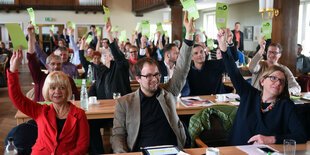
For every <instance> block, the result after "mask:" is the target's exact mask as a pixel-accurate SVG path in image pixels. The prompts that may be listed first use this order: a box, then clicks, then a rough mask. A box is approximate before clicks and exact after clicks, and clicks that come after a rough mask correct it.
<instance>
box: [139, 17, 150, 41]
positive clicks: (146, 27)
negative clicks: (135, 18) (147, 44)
mask: <svg viewBox="0 0 310 155" xmlns="http://www.w3.org/2000/svg"><path fill="white" fill-rule="evenodd" d="M141 24H142V35H145V36H147V37H148V38H150V21H149V20H142V21H141Z"/></svg>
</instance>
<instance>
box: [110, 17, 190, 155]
mask: <svg viewBox="0 0 310 155" xmlns="http://www.w3.org/2000/svg"><path fill="white" fill-rule="evenodd" d="M187 14H188V13H187V11H186V12H185V15H184V22H183V23H184V25H185V27H186V34H187V35H186V37H185V40H184V43H183V45H182V48H181V50H180V51H181V52H180V57H179V59H178V60H177V63H176V66H175V71H174V74H173V77H172V78H171V79H170V81H169V82H168V83H166V84H161V85H159V80H160V76H161V75H160V72H159V69H158V64H157V62H156V61H155V60H154V59H152V58H148V57H146V58H142V59H140V60H138V62H137V63H136V64H135V67H134V72H135V75H136V79H137V81H138V82H139V84H140V88H139V89H138V90H137V91H136V92H133V93H131V94H128V95H125V96H123V97H121V98H120V99H117V100H116V107H115V112H114V122H113V129H112V136H111V139H110V140H111V144H112V149H113V152H114V153H122V152H133V151H139V150H140V147H145V146H156V145H175V146H177V147H178V148H179V149H182V148H183V147H184V145H185V142H186V138H187V136H186V133H185V128H184V126H183V124H182V122H181V121H180V119H179V117H178V115H177V112H176V109H175V108H176V107H175V104H176V101H177V96H178V95H179V93H180V92H181V89H182V87H183V85H184V84H185V80H186V74H187V72H188V70H189V67H190V57H191V54H192V45H193V42H194V41H193V36H192V35H191V34H192V33H193V32H194V26H193V18H191V20H190V21H189V20H188V19H187Z"/></svg>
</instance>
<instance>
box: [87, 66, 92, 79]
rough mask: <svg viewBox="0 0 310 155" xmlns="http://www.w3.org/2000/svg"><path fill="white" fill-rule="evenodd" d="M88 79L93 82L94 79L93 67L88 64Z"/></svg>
mask: <svg viewBox="0 0 310 155" xmlns="http://www.w3.org/2000/svg"><path fill="white" fill-rule="evenodd" d="M87 79H88V81H89V82H93V80H94V74H93V68H92V67H91V65H88V71H87Z"/></svg>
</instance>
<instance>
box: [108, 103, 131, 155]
mask: <svg viewBox="0 0 310 155" xmlns="http://www.w3.org/2000/svg"><path fill="white" fill-rule="evenodd" d="M126 136H127V130H126V112H125V110H124V108H123V107H122V106H121V104H120V103H119V102H118V100H116V105H115V112H114V120H113V129H112V136H111V144H112V149H113V151H114V153H125V152H128V146H127V141H126Z"/></svg>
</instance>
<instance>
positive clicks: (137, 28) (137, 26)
mask: <svg viewBox="0 0 310 155" xmlns="http://www.w3.org/2000/svg"><path fill="white" fill-rule="evenodd" d="M140 25H141V23H140V22H138V23H137V25H136V31H137V32H138V31H139V28H140Z"/></svg>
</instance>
